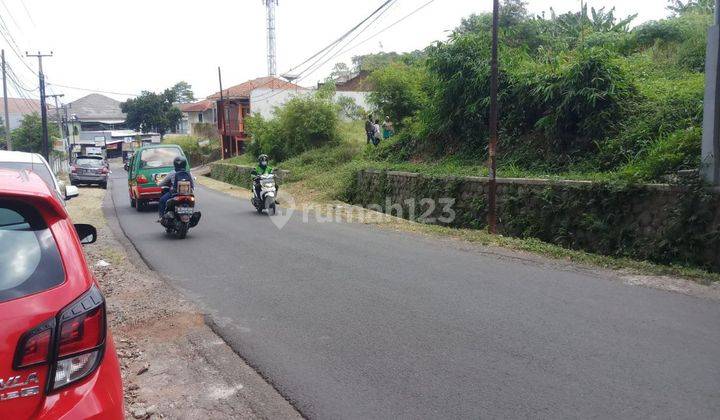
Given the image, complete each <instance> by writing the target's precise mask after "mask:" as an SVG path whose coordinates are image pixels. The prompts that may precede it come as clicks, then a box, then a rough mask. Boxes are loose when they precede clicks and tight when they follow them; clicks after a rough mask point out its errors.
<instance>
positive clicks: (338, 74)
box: [329, 63, 353, 83]
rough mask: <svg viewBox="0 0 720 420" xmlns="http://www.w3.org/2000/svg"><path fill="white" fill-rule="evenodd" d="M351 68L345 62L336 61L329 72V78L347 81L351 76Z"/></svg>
mask: <svg viewBox="0 0 720 420" xmlns="http://www.w3.org/2000/svg"><path fill="white" fill-rule="evenodd" d="M352 74H353V72H352V70H350V67H348V65H347V64H345V63H336V64H335V67H333V69H332V71H331V72H330V77H329V80H332V81H333V82H336V83H337V82H347V81H348V80H350V78H351V77H352Z"/></svg>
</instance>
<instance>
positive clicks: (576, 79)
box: [248, 0, 712, 196]
mask: <svg viewBox="0 0 720 420" xmlns="http://www.w3.org/2000/svg"><path fill="white" fill-rule="evenodd" d="M711 6H712V1H708V0H691V1H685V2H682V1H672V2H669V5H668V9H669V13H671V15H670V16H669V17H668V18H667V19H663V20H660V21H651V22H646V23H643V24H641V25H638V26H635V27H633V28H631V23H632V21H633V19H634V16H629V17H618V16H616V15H615V12H614V10H606V9H604V8H603V9H599V10H596V9H589V8H588V7H587V6H584V7H583V8H582V10H580V11H578V12H575V13H565V14H560V15H558V14H555V13H554V12H553V11H551V13H550V14H549V16H547V17H545V16H543V17H540V16H531V15H529V14H528V12H527V10H526V8H525V3H524V2H523V1H522V0H504V2H503V5H502V7H501V18H500V24H501V28H500V40H501V45H500V107H501V108H500V109H501V113H500V114H501V120H500V129H501V132H500V144H499V158H498V162H499V167H498V174H499V175H500V176H504V177H543V178H566V179H592V180H607V181H621V182H647V181H650V182H658V181H660V182H667V181H672V180H674V179H675V178H676V177H675V174H676V173H677V171H679V170H685V169H697V168H698V167H699V165H700V152H699V150H700V137H701V131H700V126H701V120H702V105H703V87H704V75H703V73H702V72H703V69H704V56H705V40H706V39H705V38H706V31H707V27H708V25H709V24H710V23H711V22H712V7H711ZM490 24H491V16H490V15H489V14H481V15H473V16H470V17H468V18H466V19H463V21H462V22H461V23H460V25H459V26H458V27H457V28H456V29H455V30H454V31H453V32H452V33H451V35H450V36H449V37H448V39H447V40H446V41H444V42H437V43H435V44H433V45H431V46H428V47H427V48H426V49H424V50H422V51H415V52H412V53H406V54H397V53H380V54H376V55H367V56H361V57H355V58H354V59H353V69H352V71H355V72H357V71H361V70H365V71H370V72H371V76H370V81H371V82H372V84H373V86H375V91H374V92H373V93H372V94H371V97H370V100H371V102H372V104H373V106H374V107H375V109H374V110H372V112H373V113H374V114H375V115H378V116H380V115H381V116H385V115H389V116H390V117H391V119H392V121H393V122H394V123H395V126H396V130H397V135H396V136H395V137H394V138H393V139H391V140H389V141H385V142H382V143H381V145H380V146H379V147H377V148H372V147H369V148H364V147H363V145H364V140H363V137H364V136H363V134H364V133H363V129H362V127H361V126H357V127H356V129H357V133H356V140H357V141H353V142H350V144H343V142H345V143H347V136H346V135H344V134H343V133H342V130H343V129H345V128H346V126H347V125H346V124H343V123H341V122H340V121H341V120H342V119H347V118H348V117H352V118H358V117H359V116H360V115H359V114H360V110H359V109H357V108H353V107H352V106H350V105H351V104H341V105H340V106H338V104H334V103H332V101H330V99H329V95H328V94H327V92H323V93H320V94H319V95H318V96H315V97H306V98H298V99H294V100H293V101H290V102H289V103H288V104H287V105H286V106H284V107H282V108H279V109H278V110H277V111H276V115H275V118H273V119H270V120H265V119H263V118H261V117H257V116H256V117H253V118H252V120H251V121H250V123H249V124H248V125H249V131H250V132H251V133H252V135H253V137H254V139H255V141H254V142H253V143H252V144H251V146H250V148H249V151H250V152H251V153H252V154H253V155H257V154H258V153H260V152H263V153H267V154H268V155H270V156H271V158H272V159H273V160H274V161H275V162H276V163H278V162H282V163H281V166H283V167H288V166H293V167H299V172H300V173H305V171H304V170H303V169H302V165H303V164H304V163H309V162H312V165H325V164H327V165H332V164H333V162H336V163H338V164H339V167H337V168H335V169H336V170H340V169H342V167H343V166H346V165H349V166H347V167H354V168H359V167H373V168H387V169H397V170H408V171H417V172H422V173H426V174H462V175H483V174H485V173H486V170H485V169H484V162H485V161H486V159H487V141H488V114H489V109H488V108H489V102H490V101H489V88H490V86H489V75H490V65H489V58H490V49H489V45H490ZM349 70H350V69H349V68H348V66H347V65H344V64H343V65H338V66H336V68H335V70H334V72H333V76H334V77H335V78H342V77H347V76H348V74H349ZM331 79H332V78H331ZM327 86H328V88H331V83H328V84H327ZM338 108H341V109H338ZM338 117H342V118H338ZM316 149H320V150H316ZM305 152H307V154H306V155H303V153H305ZM298 155H300V156H298ZM323 156H328V157H329V158H328V159H325V158H324V157H323ZM333 157H338V158H339V161H338V160H337V159H334V158H333ZM318 159H320V160H319V161H318ZM326 167H327V168H331V166H326ZM288 169H289V168H288ZM330 194H331V195H334V196H336V195H338V194H340V195H341V192H340V191H339V190H338V191H333V192H332V193H330Z"/></svg>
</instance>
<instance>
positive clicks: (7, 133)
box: [0, 50, 12, 150]
mask: <svg viewBox="0 0 720 420" xmlns="http://www.w3.org/2000/svg"><path fill="white" fill-rule="evenodd" d="M0 55H2V74H3V103H4V105H5V141H6V142H7V149H8V150H12V140H11V139H10V111H9V110H8V97H7V75H6V74H5V50H2V51H0Z"/></svg>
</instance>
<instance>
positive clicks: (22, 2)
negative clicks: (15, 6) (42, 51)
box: [20, 0, 37, 27]
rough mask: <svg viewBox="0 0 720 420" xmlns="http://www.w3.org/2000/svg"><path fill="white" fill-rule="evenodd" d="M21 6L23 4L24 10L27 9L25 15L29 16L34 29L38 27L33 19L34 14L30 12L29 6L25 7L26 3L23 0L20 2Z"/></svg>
mask: <svg viewBox="0 0 720 420" xmlns="http://www.w3.org/2000/svg"><path fill="white" fill-rule="evenodd" d="M20 4H22V7H23V9H25V14H26V15H27V17H28V19H30V23H32V25H33V27H36V26H37V25H35V21H34V20H33V18H32V14H31V13H30V11H29V10H28V8H27V6H25V2H24V1H23V0H20Z"/></svg>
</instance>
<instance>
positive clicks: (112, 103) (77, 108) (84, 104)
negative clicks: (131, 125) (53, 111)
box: [68, 93, 126, 121]
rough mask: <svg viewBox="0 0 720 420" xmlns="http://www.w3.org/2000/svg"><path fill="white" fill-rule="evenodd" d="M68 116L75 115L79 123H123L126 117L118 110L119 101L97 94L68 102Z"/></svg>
mask: <svg viewBox="0 0 720 420" xmlns="http://www.w3.org/2000/svg"><path fill="white" fill-rule="evenodd" d="M68 114H69V115H76V116H77V118H78V119H79V120H81V121H98V120H118V121H124V120H125V117H126V116H125V114H123V112H122V111H121V110H120V101H116V100H115V99H113V98H108V97H107V96H105V95H100V94H97V93H91V94H90V95H87V96H84V97H82V98H80V99H78V100H77V101H74V102H70V104H69V108H68Z"/></svg>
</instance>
